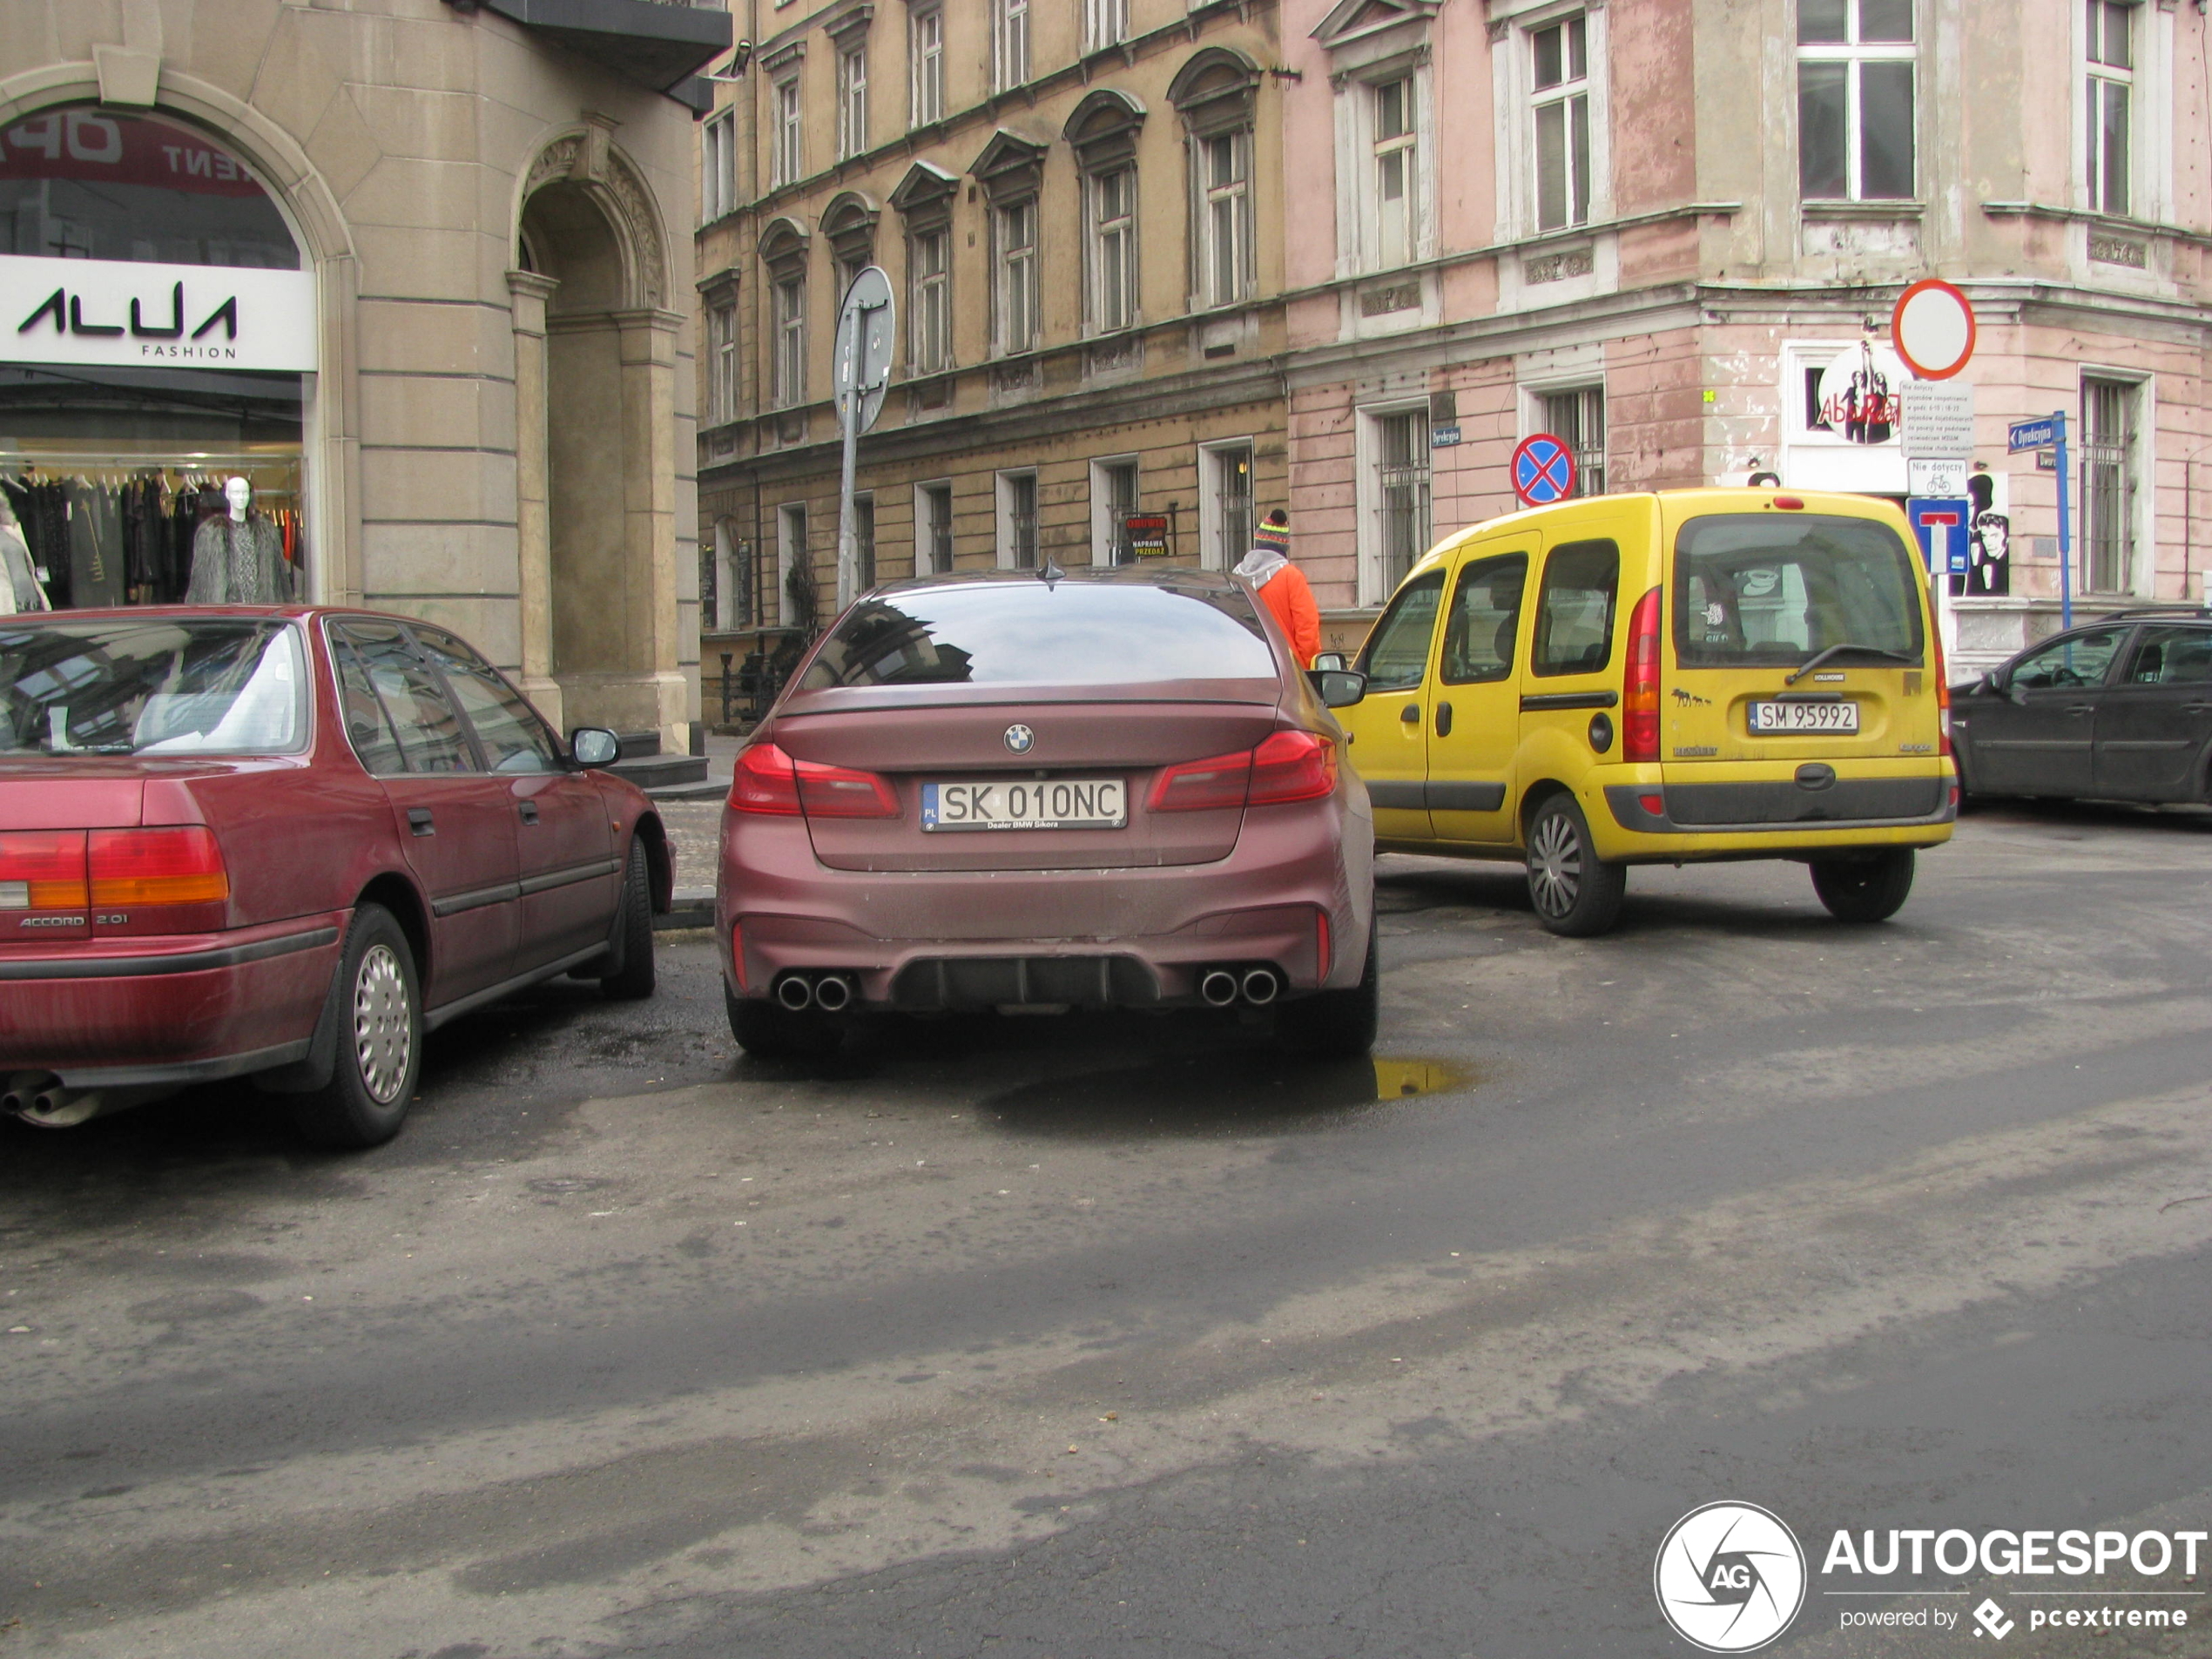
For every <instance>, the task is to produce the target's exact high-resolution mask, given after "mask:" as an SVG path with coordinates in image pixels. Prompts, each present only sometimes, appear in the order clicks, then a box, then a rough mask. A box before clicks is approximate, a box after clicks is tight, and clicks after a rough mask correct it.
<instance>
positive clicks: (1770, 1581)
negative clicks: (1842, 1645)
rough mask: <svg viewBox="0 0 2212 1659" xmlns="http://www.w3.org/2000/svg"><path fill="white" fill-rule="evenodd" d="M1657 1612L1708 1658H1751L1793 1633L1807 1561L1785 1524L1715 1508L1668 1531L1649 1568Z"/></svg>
mask: <svg viewBox="0 0 2212 1659" xmlns="http://www.w3.org/2000/svg"><path fill="white" fill-rule="evenodd" d="M1651 1583H1652V1588H1653V1591H1654V1592H1655V1593H1656V1595H1658V1597H1659V1610H1660V1611H1661V1612H1662V1613H1663V1614H1665V1615H1666V1616H1667V1622H1668V1623H1669V1624H1670V1625H1672V1626H1673V1627H1674V1629H1675V1634H1676V1635H1678V1636H1680V1637H1681V1638H1682V1639H1683V1641H1685V1642H1689V1643H1690V1644H1691V1645H1692V1646H1694V1647H1698V1648H1703V1649H1704V1650H1705V1651H1706V1652H1707V1653H1750V1652H1751V1651H1752V1650H1754V1649H1758V1648H1764V1647H1765V1646H1766V1644H1767V1643H1768V1642H1771V1641H1773V1640H1774V1639H1775V1638H1776V1637H1777V1636H1778V1635H1781V1634H1782V1633H1783V1632H1784V1630H1786V1629H1789V1628H1790V1621H1791V1620H1792V1619H1794V1618H1796V1617H1797V1610H1798V1608H1802V1607H1803V1606H1804V1602H1805V1553H1804V1550H1803V1549H1802V1548H1799V1547H1798V1544H1797V1534H1794V1533H1792V1532H1791V1530H1790V1528H1789V1527H1787V1526H1785V1525H1784V1523H1783V1521H1782V1519H1781V1517H1779V1516H1778V1515H1776V1514H1772V1513H1771V1512H1770V1511H1768V1510H1764V1509H1762V1508H1760V1507H1758V1506H1757V1504H1750V1503H1709V1504H1706V1505H1704V1506H1703V1507H1701V1508H1696V1509H1693V1510H1691V1511H1690V1512H1689V1514H1686V1515H1684V1516H1683V1518H1682V1519H1681V1520H1680V1521H1676V1522H1675V1524H1674V1525H1673V1526H1672V1527H1669V1529H1668V1532H1667V1536H1666V1537H1665V1539H1664V1540H1662V1541H1661V1543H1660V1545H1659V1556H1658V1559H1657V1560H1656V1561H1655V1562H1653V1564H1652V1568H1651Z"/></svg>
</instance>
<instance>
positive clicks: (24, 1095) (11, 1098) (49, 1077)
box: [0, 1071, 61, 1117]
mask: <svg viewBox="0 0 2212 1659" xmlns="http://www.w3.org/2000/svg"><path fill="white" fill-rule="evenodd" d="M60 1081H61V1080H60V1079H59V1078H57V1077H56V1076H54V1074H53V1073H52V1072H51V1071H17V1072H12V1073H10V1075H9V1077H8V1084H7V1087H6V1089H0V1112H5V1113H7V1114H8V1116H10V1117H21V1116H23V1115H24V1113H25V1112H27V1111H29V1110H30V1103H31V1102H33V1101H34V1100H36V1099H37V1098H38V1091H39V1090H40V1089H51V1088H52V1087H53V1086H54V1085H55V1084H56V1083H57V1082H60Z"/></svg>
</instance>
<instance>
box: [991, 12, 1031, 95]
mask: <svg viewBox="0 0 2212 1659" xmlns="http://www.w3.org/2000/svg"><path fill="white" fill-rule="evenodd" d="M991 78H992V84H993V85H994V86H995V88H996V89H997V90H998V91H1001V92H1003V91H1006V90H1007V89H1008V87H1013V86H1019V85H1021V84H1022V82H1024V81H1026V80H1028V78H1029V0H991Z"/></svg>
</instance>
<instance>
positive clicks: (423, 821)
mask: <svg viewBox="0 0 2212 1659" xmlns="http://www.w3.org/2000/svg"><path fill="white" fill-rule="evenodd" d="M407 826H408V828H409V829H411V830H413V831H414V832H415V833H416V834H417V835H435V834H436V833H438V826H437V825H436V824H435V822H433V821H432V819H431V817H430V809H429V808H428V806H410V807H408V809H407Z"/></svg>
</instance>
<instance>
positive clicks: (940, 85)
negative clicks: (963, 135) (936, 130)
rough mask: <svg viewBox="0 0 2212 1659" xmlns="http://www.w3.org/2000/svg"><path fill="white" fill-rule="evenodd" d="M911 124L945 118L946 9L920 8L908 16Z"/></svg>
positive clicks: (908, 112) (908, 113) (908, 85)
mask: <svg viewBox="0 0 2212 1659" xmlns="http://www.w3.org/2000/svg"><path fill="white" fill-rule="evenodd" d="M944 118H945V10H944V8H943V7H942V6H927V7H919V8H917V9H916V10H914V11H912V12H910V13H908V14H907V125H909V126H917V127H920V126H927V125H929V124H930V123H931V122H932V121H941V120H943V119H944Z"/></svg>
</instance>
